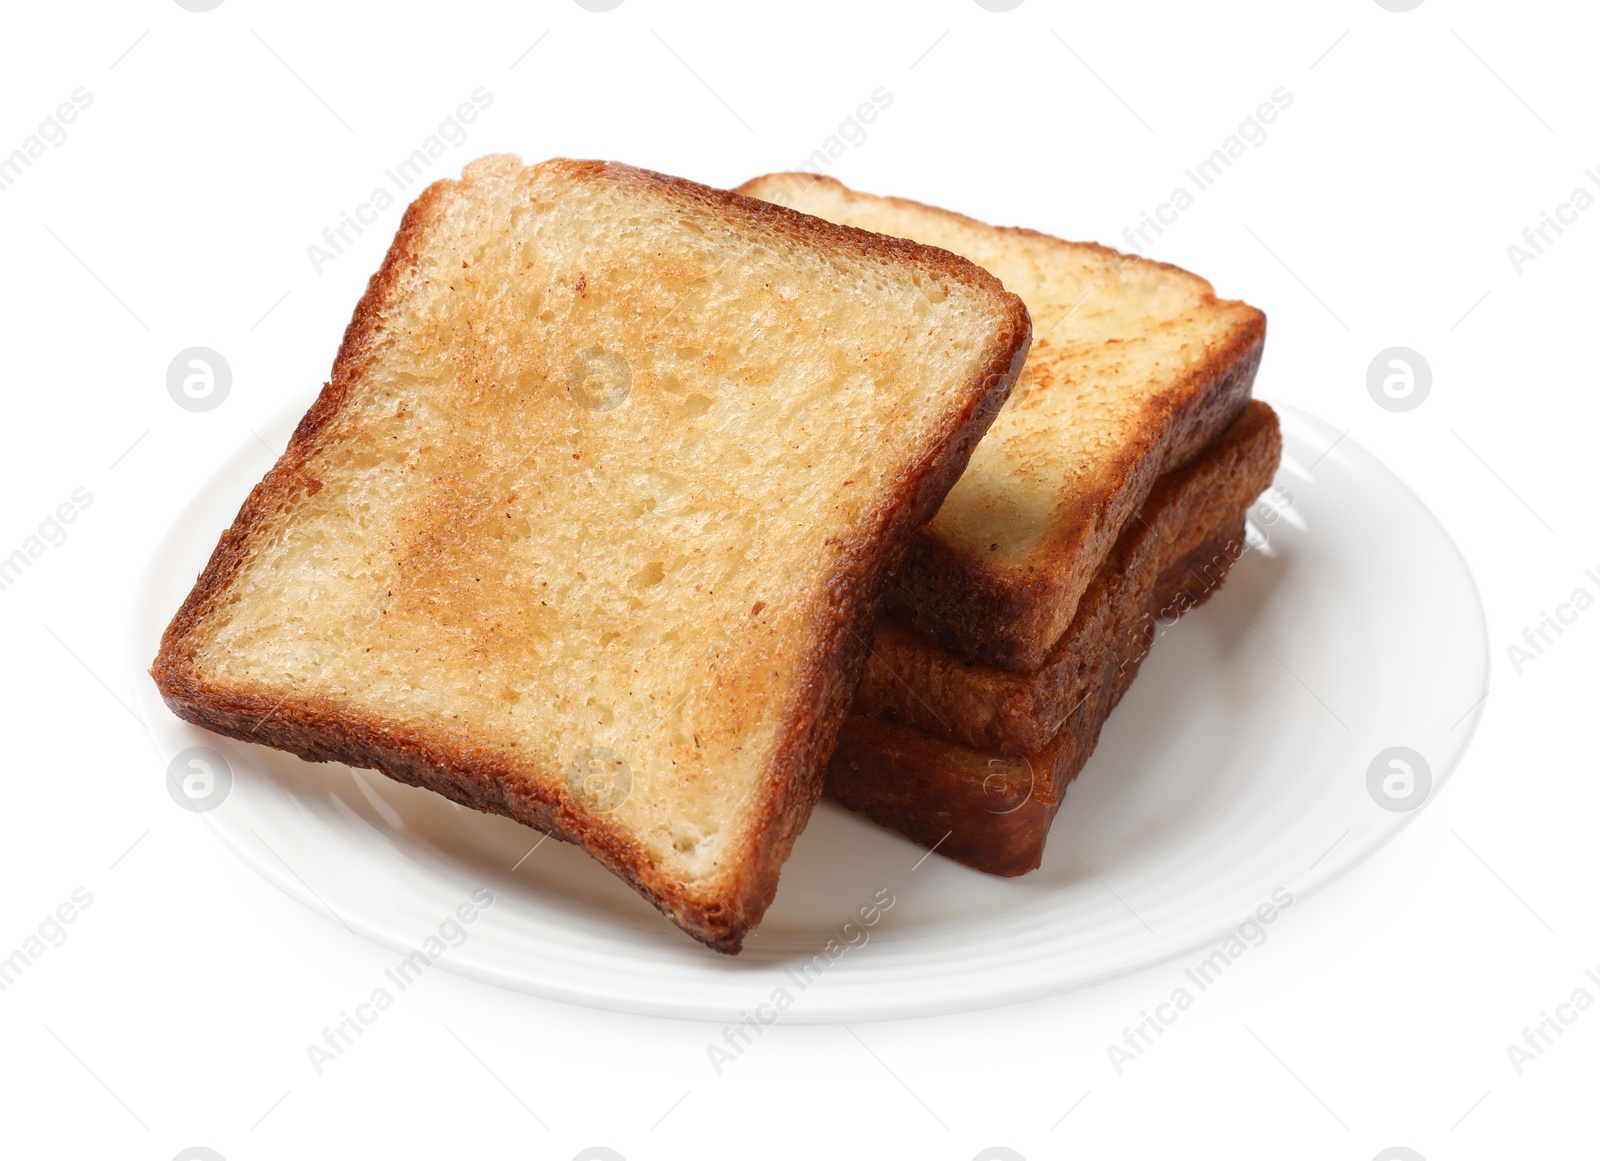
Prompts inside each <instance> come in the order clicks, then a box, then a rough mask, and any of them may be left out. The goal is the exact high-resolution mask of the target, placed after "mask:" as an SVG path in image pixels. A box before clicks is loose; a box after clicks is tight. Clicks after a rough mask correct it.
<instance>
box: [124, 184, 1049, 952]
mask: <svg viewBox="0 0 1600 1161" xmlns="http://www.w3.org/2000/svg"><path fill="white" fill-rule="evenodd" d="M1028 337H1029V322H1028V315H1027V311H1026V309H1025V308H1024V306H1023V305H1022V302H1021V301H1020V300H1019V299H1018V298H1016V296H1014V295H1011V294H1008V293H1006V292H1005V291H1004V290H1003V289H1002V288H1001V286H1000V284H999V282H998V281H996V280H995V279H994V278H993V276H991V275H989V274H987V273H986V272H984V271H982V270H980V269H979V268H977V267H976V266H973V265H972V264H970V263H968V262H966V261H964V260H962V259H959V258H956V257H954V256H953V255H950V254H946V253H944V252H942V251H938V250H932V249H929V248H927V247H923V246H919V245H916V244H914V243H910V242H905V241H901V240H895V239H888V238H882V237H879V236H877V235H874V234H869V233H866V232H863V231H859V230H851V229H846V228H842V227H839V226H836V225H831V224H829V223H826V222H822V221H820V220H818V219H816V218H811V217H807V216H805V215H803V214H799V213H794V212H792V211H789V210H786V209H780V208H778V207H774V206H771V205H768V204H766V203H763V202H759V201H754V200H751V199H748V198H743V197H740V196H738V195H735V194H731V193H728V192H726V191H721V190H713V189H710V188H707V187H705V186H701V185H697V184H694V183H692V182H687V181H683V180H680V179H676V178H670V177H664V176H662V175H660V174H655V173H650V172H647V171H645V170H639V169H634V168H631V167H628V166H623V165H617V164H610V163H602V162H582V161H567V160H554V161H549V162H546V163H544V164H542V165H537V166H532V167H523V166H522V165H521V164H520V163H519V162H518V161H517V159H516V158H513V157H505V156H498V157H488V158H484V159H481V160H479V161H477V162H474V163H473V164H471V165H469V166H468V167H467V169H466V171H465V173H464V175H463V177H462V179H461V180H459V181H443V182H439V183H437V184H435V185H433V186H431V187H429V189H428V190H427V191H425V192H424V193H423V194H422V196H421V197H420V198H418V200H417V201H416V203H414V204H413V205H412V206H411V207H410V209H409V210H408V211H407V212H406V215H405V219H404V221H403V223H402V225H401V228H400V231H399V233H398V235H397V236H396V238H395V241H394V244H393V246H392V248H391V249H390V251H389V254H388V257H387V258H386V260H385V262H384V264H383V267H382V268H381V269H380V270H379V272H378V273H377V274H376V275H375V276H374V277H373V279H372V281H371V283H370V285H369V287H368V289H367V293H366V295H365V297H364V298H363V299H362V301H361V303H360V305H359V306H358V307H357V309H356V312H355V317H354V319H353V321H352V322H351V324H350V327H349V330H348V331H347V332H346V334H345V338H344V342H343V345H342V347H341V348H340V351H339V355H338V359H337V361H336V362H335V364H334V368H333V374H332V379H331V381H330V382H329V383H328V384H327V386H326V387H324V389H323V391H322V394H321V396H320V397H319V398H318V400H317V402H316V404H315V405H314V406H313V407H312V408H311V410H310V411H309V412H308V413H307V414H306V416H305V418H304V419H303V420H302V421H301V423H300V425H299V427H298V429H297V430H296V431H295V434H294V437H293V439H292V441H291V442H290V444H289V447H288V449H287V450H286V451H285V452H284V454H283V456H282V458H281V459H280V460H279V461H278V463H277V465H276V466H275V467H274V468H273V469H272V471H271V472H270V473H269V474H268V475H267V477H266V478H265V479H264V480H263V481H262V482H261V483H260V484H259V485H258V486H257V487H256V489H255V490H254V491H253V492H252V493H251V495H250V497H249V498H248V499H247V500H246V501H245V504H244V506H243V508H242V509H241V510H240V512H239V515H238V518H237V519H236V520H235V522H234V524H233V526H232V527H231V528H230V529H228V531H227V532H226V533H225V534H224V535H223V537H222V540H221V542H220V543H219V544H218V546H217V549H216V551H215V553H214V554H213V556H212V558H211V560H210V563H209V564H208V565H207V567H206V569H205V571H204V573H202V575H201V576H200V579H199V581H198V582H197V583H196V585H195V588H194V590H193V592H191V593H190V594H189V597H188V599H187V600H186V601H185V602H184V604H183V606H182V608H181V609H180V610H179V611H178V613H177V615H176V617H175V618H174V619H173V621H172V623H171V625H170V626H169V627H168V629H167V631H166V633H165V635H164V636H163V638H162V642H161V649H160V653H159V654H158V656H157V658H156V660H155V664H154V666H153V668H152V674H153V676H154V677H155V679H156V681H157V684H158V685H159V687H160V690H161V693H162V695H163V697H164V698H165V699H166V701H167V704H168V705H170V706H171V707H172V708H173V710H174V711H175V712H177V713H178V714H180V715H181V716H183V717H185V718H187V719H189V720H191V721H194V722H198V723H200V724H201V725H204V726H207V727H209V728H211V729H213V730H217V731H219V732H222V733H225V734H229V735H232V736H235V737H238V738H242V739H245V740H249V741H258V742H264V743H266V744H268V745H273V746H277V747H280V748H283V749H287V750H290V751H293V752H294V753H297V754H300V755H302V756H303V757H306V758H309V759H313V760H330V759H337V760H340V761H345V762H349V763H352V764H357V765H362V766H371V767H375V768H377V769H379V770H381V771H383V772H384V773H386V774H388V775H390V776H391V777H394V778H397V779H399V780H401V781H405V782H409V783H412V784H415V785H420V786H425V787H428V788H431V789H433V790H436V791H438V792H440V793H442V794H445V795H447V796H449V797H450V798H452V799H454V800H456V801H458V802H461V803H464V804H467V805H470V806H473V807H476V808H478V809H480V810H486V811H493V812H498V813H502V814H507V815H509V816H511V817H513V818H516V819H518V820H520V821H522V822H524V823H527V824H529V825H532V826H536V827H538V828H540V829H542V830H545V831H548V832H549V833H552V834H556V835H558V836H559V837H562V838H565V839H569V840H571V841H575V842H579V843H581V844H583V845H584V846H585V848H586V849H587V850H588V851H589V852H590V853H591V854H592V855H594V857H595V858H597V859H599V860H600V861H601V862H602V863H604V864H605V865H606V866H607V867H609V868H610V869H611V870H612V871H614V872H615V873H617V874H618V875H620V876H622V877H623V878H624V879H626V880H627V881H628V882H630V883H631V884H632V885H633V886H634V887H636V888H637V889H638V890H639V891H640V892H641V893H642V894H644V895H645V897H646V898H648V899H649V900H650V901H651V902H653V903H654V904H655V905H656V906H657V907H659V908H660V909H661V910H662V911H664V912H665V913H666V914H667V915H668V916H669V917H670V918H671V919H672V920H673V921H674V922H676V923H677V924H678V925H679V926H680V927H682V928H683V929H684V930H685V931H687V932H689V934H691V935H693V936H694V937H695V938H697V939H699V940H701V941H703V942H705V943H707V944H709V945H710V946H712V947H715V948H717V949H719V950H722V951H726V952H735V951H737V950H738V949H739V946H740V942H741V940H742V938H743V936H744V934H745V932H746V931H747V930H748V929H749V927H750V926H752V925H753V924H754V923H755V922H756V921H757V920H758V919H759V918H760V917H761V914H762V912H763V911H764V910H765V909H766V907H767V905H768V903H770V901H771V899H772V896H773V893H774V891H775V890H776V887H777V879H778V872H779V868H780V866H781V864H782V863H783V861H784V859H785V858H786V857H787V855H788V852H789V849H790V847H791V845H792V843H793V841H794V838H795V836H796V834H797V833H798V832H799V830H800V829H801V827H803V826H804V824H805V820H806V818H807V817H808V815H809V813H810V810H811V808H812V806H813V805H814V803H815V801H816V799H817V797H818V796H819V794H820V791H821V781H822V768H823V765H824V763H825V762H826V759H827V757H828V753H829V751H830V749H831V748H832V745H833V741H834V737H835V735H836V733H837V730H838V727H839V723H840V721H841V719H842V717H843V714H844V713H845V711H846V709H847V708H848V705H849V702H850V698H851V695H852V693H853V691H854V688H855V684H856V681H857V680H858V678H859V676H860V669H861V665H862V663H863V662H864V658H865V649H866V642H867V641H868V640H869V639H870V637H871V631H872V625H873V623H874V621H875V618H876V617H877V615H878V612H879V608H880V606H881V601H882V593H883V588H884V584H885V581H886V577H887V574H888V572H889V571H890V570H891V569H892V568H893V567H894V565H895V564H896V563H897V560H898V558H899V556H900V555H902V554H903V552H904V549H905V547H906V546H907V545H908V544H909V540H910V537H911V534H912V533H913V531H914V529H915V528H916V526H917V525H918V524H919V523H920V522H921V521H924V520H926V519H927V518H928V517H929V516H931V515H932V513H933V512H934V510H935V509H936V508H937V506H938V503H939V501H940V499H941V498H942V497H943V496H944V494H945V492H946V491H947V490H948V489H949V487H950V485H951V484H952V483H953V482H954V481H955V480H956V478H957V477H958V476H959V475H960V474H961V471H962V469H963V468H964V466H965V464H966V461H967V458H968V456H969V454H970V451H971V448H972V447H973V445H974V444H975V443H976V442H977V440H978V439H979V438H980V437H981V436H982V434H983V432H984V430H985V429H986V428H987V426H988V424H989V422H990V421H991V419H992V418H993V416H994V414H995V413H996V412H997V411H998V409H999V408H1000V406H1001V405H1002V403H1003V402H1004V400H1005V397H1006V395H1007V393H1008V392H1009V390H1010V388H1011V385H1012V383H1013V382H1014V381H1015V378H1016V376H1017V374H1018V372H1019V371H1020V369H1021V366H1022V363H1023V361H1024V358H1025V356H1026V350H1027V344H1028Z"/></svg>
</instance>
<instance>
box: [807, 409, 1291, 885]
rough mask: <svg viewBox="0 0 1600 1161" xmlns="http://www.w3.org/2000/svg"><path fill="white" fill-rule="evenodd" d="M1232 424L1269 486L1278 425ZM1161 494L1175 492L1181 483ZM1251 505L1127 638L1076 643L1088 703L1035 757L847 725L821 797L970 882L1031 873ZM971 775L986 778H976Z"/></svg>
mask: <svg viewBox="0 0 1600 1161" xmlns="http://www.w3.org/2000/svg"><path fill="white" fill-rule="evenodd" d="M1242 422H1248V423H1249V424H1250V425H1251V428H1252V431H1251V432H1250V433H1249V434H1248V435H1246V436H1245V438H1247V439H1248V440H1250V441H1251V442H1253V443H1254V442H1259V445H1260V451H1259V452H1258V453H1257V454H1253V455H1252V456H1251V457H1250V459H1251V461H1252V462H1251V470H1252V471H1260V472H1262V473H1263V477H1264V478H1270V476H1271V470H1272V468H1273V467H1274V466H1275V465H1276V464H1277V463H1278V459H1279V456H1280V454H1281V451H1282V440H1281V436H1280V435H1279V430H1278V421H1277V417H1276V415H1275V414H1273V412H1272V411H1271V409H1270V408H1268V407H1267V406H1266V405H1265V404H1253V405H1252V409H1251V412H1250V415H1249V416H1248V417H1247V419H1246V420H1244V421H1242ZM1184 474H1185V475H1187V474H1188V473H1184ZM1164 483H1171V484H1172V485H1173V486H1174V487H1182V486H1183V483H1182V479H1181V477H1174V478H1173V479H1172V480H1171V481H1164ZM1253 499H1254V496H1253V495H1252V496H1251V497H1250V499H1248V500H1245V501H1244V502H1243V504H1242V505H1235V506H1231V507H1230V508H1229V509H1227V510H1225V511H1223V512H1219V513H1217V515H1216V516H1215V517H1214V518H1213V523H1212V530H1211V531H1210V532H1209V533H1208V534H1207V537H1206V539H1205V540H1204V541H1203V542H1202V543H1201V544H1200V545H1198V546H1197V547H1195V548H1193V549H1192V550H1190V551H1188V552H1185V553H1181V554H1176V555H1175V557H1174V558H1173V559H1168V560H1166V561H1164V562H1163V566H1162V571H1161V573H1160V576H1159V578H1158V579H1157V581H1156V583H1155V585H1154V586H1153V587H1152V589H1151V591H1150V592H1149V593H1148V594H1147V595H1146V596H1145V597H1144V598H1142V601H1141V603H1142V606H1143V607H1142V609H1141V611H1140V618H1139V620H1138V622H1137V623H1136V624H1135V625H1134V626H1133V627H1132V628H1131V629H1130V630H1129V631H1128V635H1127V637H1125V638H1124V639H1123V640H1120V641H1117V640H1107V639H1105V638H1106V636H1108V630H1107V629H1101V630H1099V632H1100V633H1101V638H1100V639H1098V640H1084V641H1077V642H1074V646H1073V651H1074V654H1075V655H1076V656H1078V657H1081V658H1084V659H1086V660H1088V661H1089V662H1090V663H1091V664H1092V665H1093V670H1092V673H1093V674H1094V676H1093V677H1092V678H1091V683H1090V686H1089V689H1090V692H1089V694H1088V695H1087V696H1086V697H1085V698H1084V699H1083V700H1082V701H1081V702H1080V703H1079V704H1078V705H1077V706H1076V707H1075V708H1074V710H1073V712H1072V713H1071V714H1070V715H1069V717H1068V718H1067V720H1066V722H1065V723H1064V724H1063V725H1062V726H1061V728H1060V729H1059V730H1058V731H1057V733H1056V735H1055V736H1054V737H1053V738H1051V739H1050V740H1049V741H1048V742H1047V743H1045V744H1044V745H1043V746H1041V747H1039V748H1038V749H1036V750H1034V751H1032V752H1030V753H1027V754H1022V755H1017V756H1006V755H1001V754H996V753H991V752H986V751H983V750H979V749H975V748H973V747H970V746H966V745H963V744H962V743H960V742H957V741H952V740H949V739H947V738H944V737H940V736H936V735H934V734H931V733H928V732H926V731H924V730H922V729H918V728H915V727H913V726H908V725H902V724H899V723H896V722H890V721H884V720H879V719H876V718H870V717H864V716H859V715H855V714H852V715H851V716H850V717H849V718H848V719H847V720H846V723H845V726H844V729H843V730H842V732H841V736H840V743H839V747H838V749H837V750H836V751H835V753H834V756H833V760H832V762H831V764H830V766H829V770H828V775H827V785H826V789H827V793H828V794H829V795H830V796H831V797H833V798H834V799H835V800H836V801H838V802H840V803H841V804H842V805H844V806H847V807H850V808H851V809H854V810H859V811H861V812H863V813H865V814H866V815H867V816H868V817H870V818H871V819H873V820H874V821H875V822H877V823H879V824H880V825H883V826H886V827H888V828H890V829H892V830H897V831H899V832H900V833H902V834H904V835H905V836H906V837H908V838H910V839H912V840H913V841H915V842H919V843H922V844H923V845H924V846H928V847H933V848H936V849H937V850H938V851H939V852H940V853H941V854H944V855H946V856H948V857H950V858H953V859H955V860H957V861H958V862H962V863H966V864H967V865H968V866H971V867H974V868H976V869H978V870H981V871H986V872H988V873H990V874H996V875H1020V874H1023V873H1025V872H1027V871H1031V870H1033V869H1034V868H1036V867H1037V866H1038V865H1039V861H1040V859H1041V858H1042V857H1043V854H1044V847H1045V842H1046V840H1047V839H1048V837H1049V831H1050V824H1051V821H1052V820H1053V819H1054V817H1055V814H1056V811H1057V810H1058V809H1059V804H1060V800H1061V797H1062V795H1063V794H1064V793H1065V791H1066V788H1067V786H1068V784H1069V783H1070V782H1071V781H1072V780H1073V779H1074V778H1075V777H1077V775H1078V772H1079V771H1080V770H1081V769H1082V768H1083V766H1084V764H1085V763H1086V762H1087V761H1088V760H1089V757H1090V755H1091V754H1093V752H1094V748H1095V746H1096V744H1097V743H1098V740H1099V736H1100V730H1101V728H1102V726H1103V725H1104V723H1105V721H1106V719H1107V718H1108V717H1109V716H1110V714H1111V711H1112V710H1113V709H1114V708H1115V707H1116V705H1117V703H1118V702H1119V701H1120V700H1121V699H1122V696H1123V694H1124V693H1125V692H1126V691H1127V689H1128V686H1129V685H1130V684H1131V683H1132V681H1133V679H1134V677H1135V676H1136V675H1137V673H1138V669H1139V665H1140V664H1141V663H1142V661H1143V659H1144V657H1145V655H1146V653H1147V652H1148V650H1149V648H1150V646H1151V644H1152V643H1153V641H1154V638H1155V627H1156V624H1157V622H1162V623H1170V622H1171V621H1175V620H1176V619H1177V618H1178V617H1180V616H1182V615H1183V614H1184V613H1187V612H1189V611H1190V610H1192V609H1195V608H1197V607H1199V606H1200V605H1202V604H1204V603H1205V602H1206V601H1208V600H1209V599H1210V598H1211V596H1212V595H1213V594H1214V593H1215V592H1216V591H1217V589H1218V588H1220V587H1221V585H1222V583H1223V581H1224V580H1225V579H1226V577H1227V575H1228V572H1229V570H1230V569H1231V567H1232V565H1233V563H1234V562H1235V561H1236V560H1237V559H1238V558H1239V556H1241V555H1242V554H1243V551H1244V540H1243V524H1244V515H1243V512H1242V511H1241V507H1246V508H1247V507H1248V504H1249V503H1251V502H1252V501H1253ZM1113 559H1115V556H1114V557H1113ZM1101 580H1104V581H1105V582H1106V583H1114V581H1115V578H1112V577H1106V576H1104V574H1102V576H1101V577H1100V578H1097V583H1100V581H1101ZM1071 631H1072V630H1069V632H1071ZM978 769H982V770H986V771H987V772H988V773H987V776H986V777H982V778H978V777H976V776H975V774H974V771H975V770H978Z"/></svg>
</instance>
